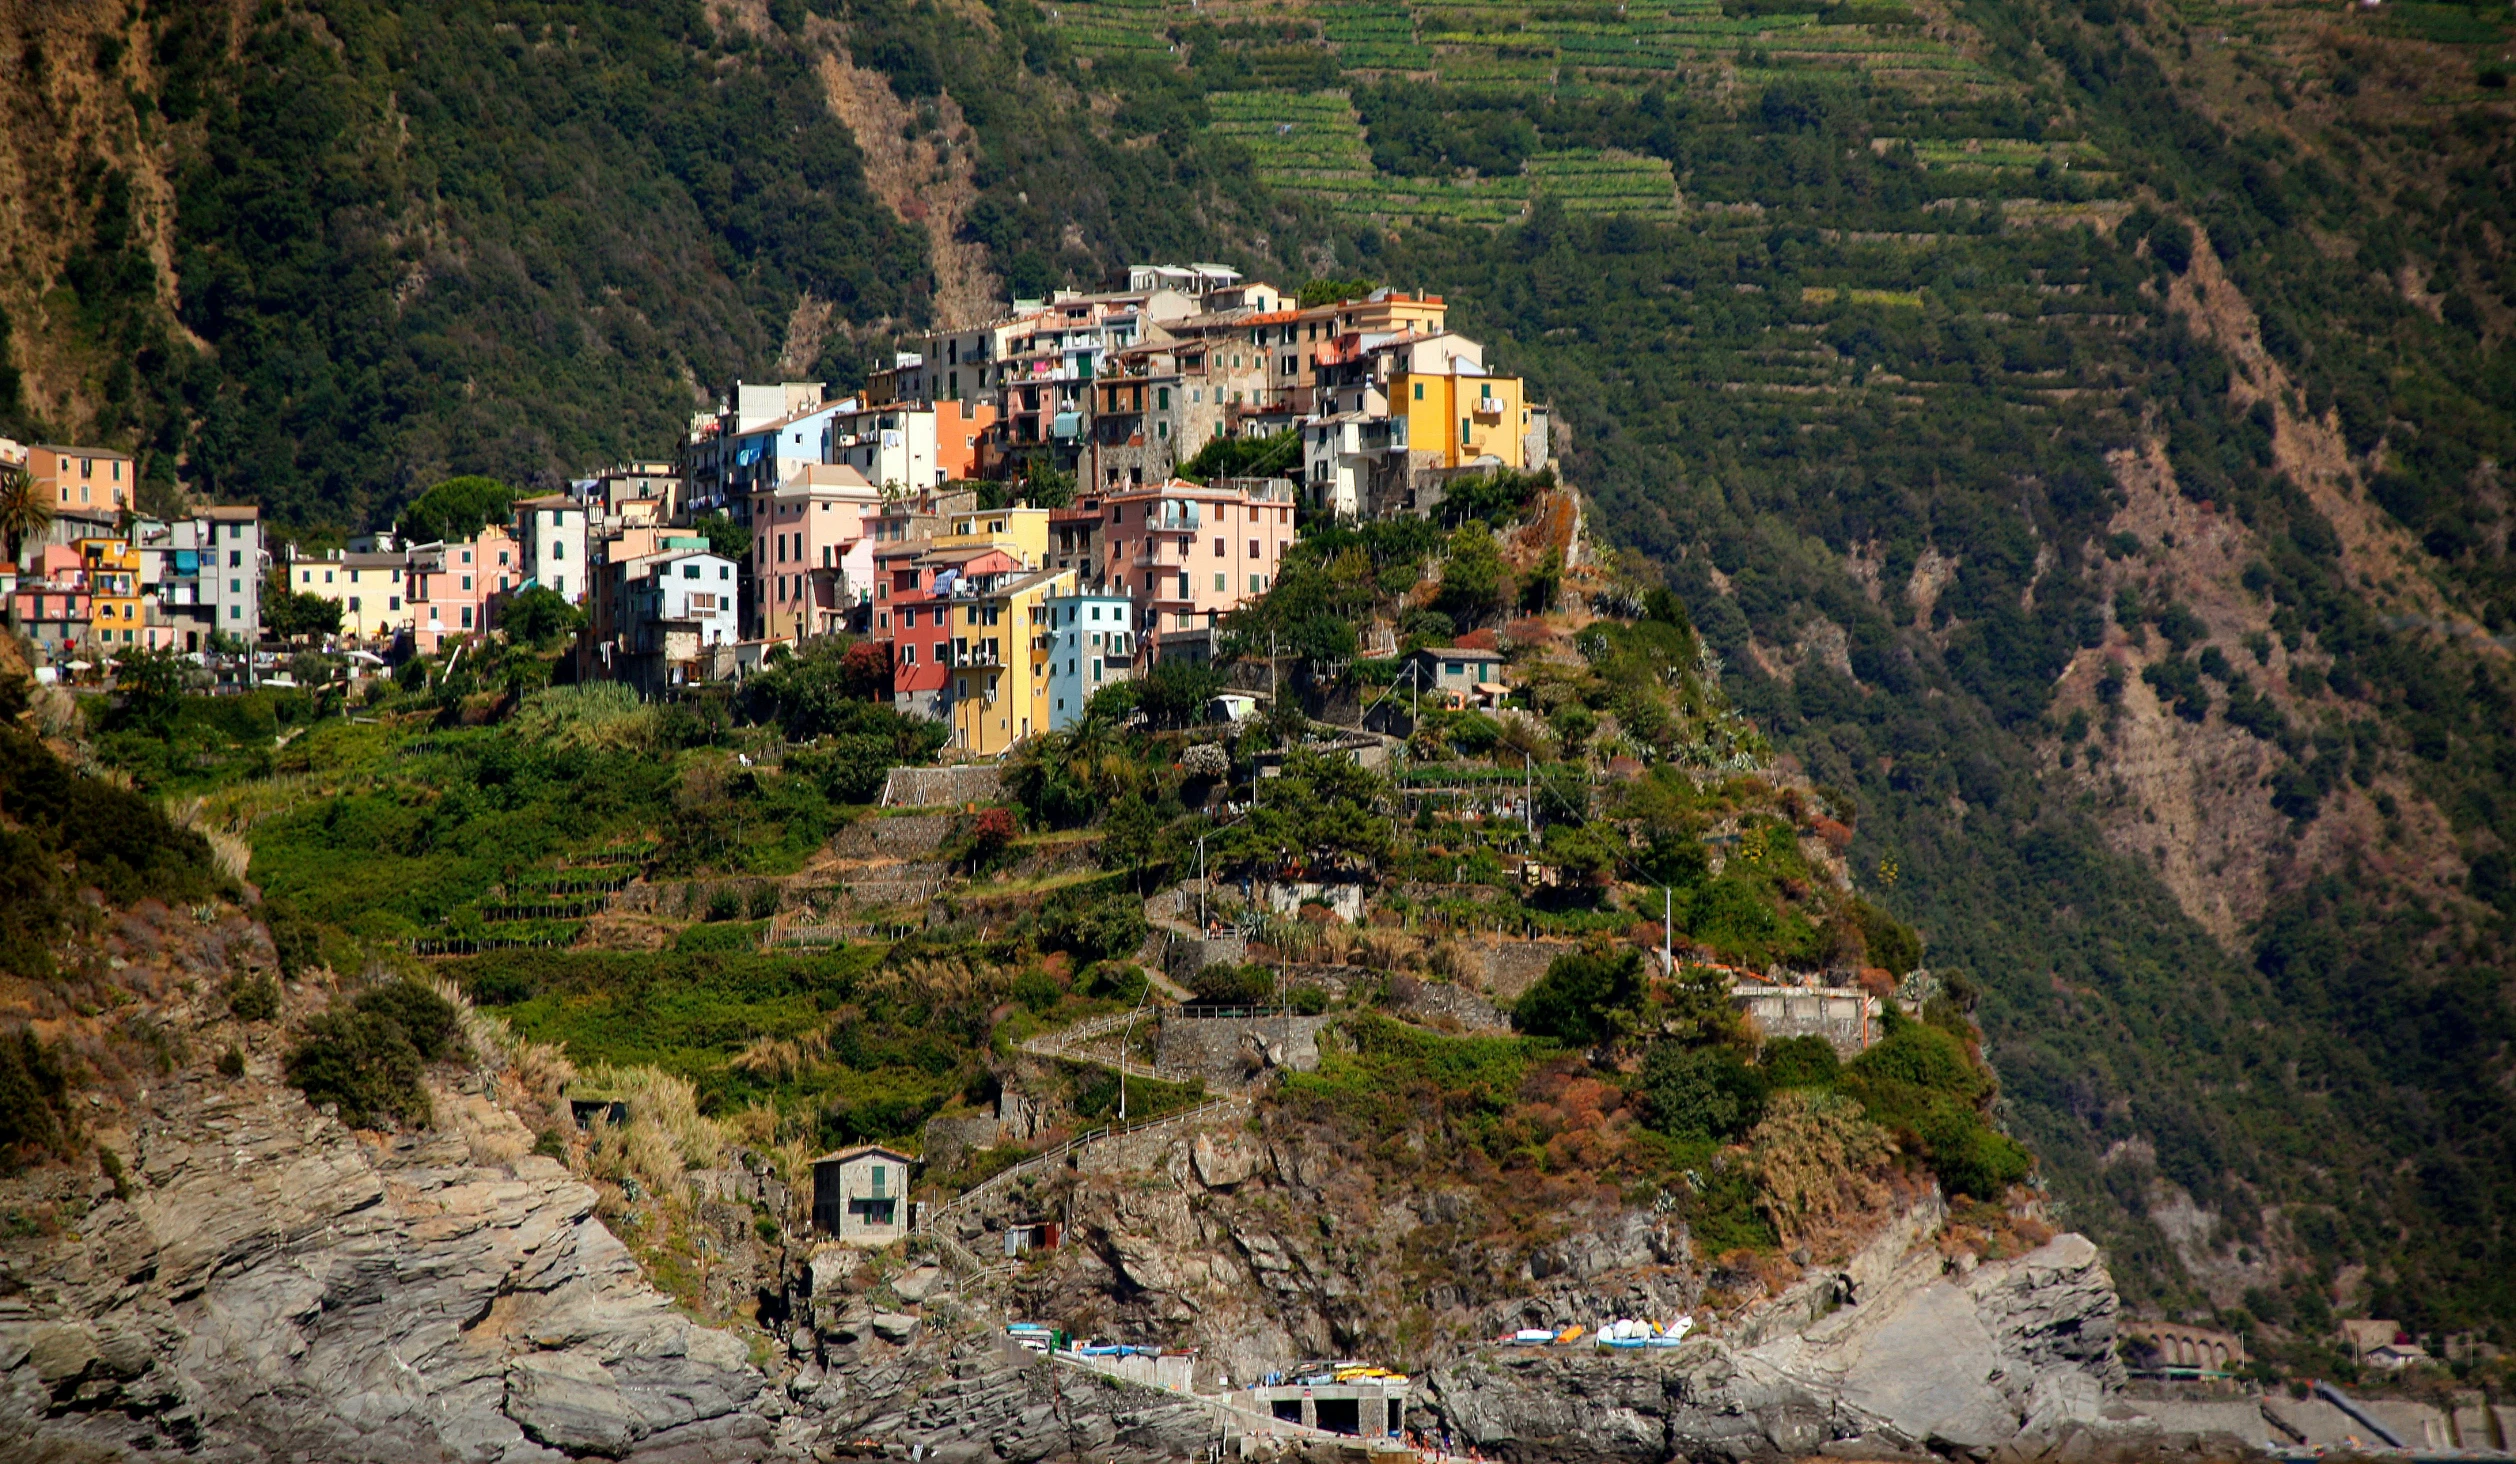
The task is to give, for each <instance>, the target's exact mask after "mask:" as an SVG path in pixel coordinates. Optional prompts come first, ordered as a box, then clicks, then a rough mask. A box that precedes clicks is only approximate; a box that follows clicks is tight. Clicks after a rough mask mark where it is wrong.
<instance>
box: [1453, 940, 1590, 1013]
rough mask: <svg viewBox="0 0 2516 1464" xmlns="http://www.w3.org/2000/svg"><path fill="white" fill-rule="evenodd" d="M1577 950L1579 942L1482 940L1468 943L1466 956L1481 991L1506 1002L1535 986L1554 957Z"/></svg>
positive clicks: (1517, 998)
mask: <svg viewBox="0 0 2516 1464" xmlns="http://www.w3.org/2000/svg"><path fill="white" fill-rule="evenodd" d="M1579 949H1581V945H1580V942H1578V941H1569V940H1482V941H1472V942H1469V944H1468V957H1469V960H1470V961H1471V962H1472V965H1471V966H1470V969H1471V970H1473V971H1475V972H1476V973H1477V976H1478V978H1479V979H1480V980H1481V981H1482V982H1483V984H1484V986H1485V989H1486V990H1487V991H1488V992H1490V993H1492V994H1493V995H1494V997H1495V998H1496V999H1498V1000H1500V1001H1503V1002H1505V1003H1509V1002H1515V1001H1518V1000H1519V999H1520V993H1522V992H1524V991H1526V990H1528V989H1529V988H1530V987H1532V986H1535V985H1536V984H1537V980H1538V978H1539V977H1541V976H1543V975H1545V974H1546V968H1547V967H1548V966H1549V965H1550V964H1552V963H1553V962H1554V960H1555V958H1556V957H1557V956H1563V955H1570V954H1571V953H1572V952H1574V951H1577V950H1579Z"/></svg>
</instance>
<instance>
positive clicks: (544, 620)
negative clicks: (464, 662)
mask: <svg viewBox="0 0 2516 1464" xmlns="http://www.w3.org/2000/svg"><path fill="white" fill-rule="evenodd" d="M498 623H499V625H500V626H501V627H503V628H504V629H505V630H506V632H507V639H508V640H509V641H511V642H513V643H516V644H520V645H528V646H533V647H535V648H537V649H540V648H545V647H548V646H550V645H551V644H553V643H554V642H557V641H560V640H564V639H565V638H567V637H569V636H572V635H574V634H576V633H577V631H578V630H579V629H580V628H581V627H583V626H584V624H585V612H584V611H583V610H580V609H578V608H577V607H576V606H574V605H571V604H569V603H568V601H567V599H566V597H564V596H562V595H560V594H559V593H558V592H557V591H555V590H552V589H550V588H549V587H548V586H545V585H535V586H533V587H532V588H531V589H529V590H525V591H523V592H521V593H519V594H516V595H512V596H510V597H509V598H508V600H507V603H506V604H505V605H504V606H503V607H501V608H500V610H499V612H498Z"/></svg>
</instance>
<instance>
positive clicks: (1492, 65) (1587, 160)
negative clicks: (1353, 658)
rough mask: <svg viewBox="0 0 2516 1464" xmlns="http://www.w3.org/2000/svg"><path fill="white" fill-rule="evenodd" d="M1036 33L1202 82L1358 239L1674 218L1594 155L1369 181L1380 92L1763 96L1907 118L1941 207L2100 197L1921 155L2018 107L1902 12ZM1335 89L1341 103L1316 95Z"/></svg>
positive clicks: (1371, 12)
mask: <svg viewBox="0 0 2516 1464" xmlns="http://www.w3.org/2000/svg"><path fill="white" fill-rule="evenodd" d="M1042 13H1043V14H1044V15H1045V16H1046V17H1047V18H1048V20H1049V23H1050V24H1051V26H1052V27H1053V28H1054V29H1055V30H1056V31H1057V32H1058V33H1059V35H1060V37H1061V38H1062V39H1063V41H1064V42H1065V44H1066V45H1067V46H1068V47H1069V48H1070V49H1071V50H1072V51H1074V52H1075V53H1076V54H1078V55H1079V56H1081V57H1086V58H1090V59H1091V60H1092V61H1093V62H1094V63H1095V64H1102V63H1118V64H1131V63H1135V62H1139V61H1146V60H1156V59H1158V60H1159V61H1162V62H1167V63H1169V64H1173V65H1178V66H1181V67H1185V68H1188V69H1189V70H1190V72H1191V73H1192V74H1194V75H1197V76H1200V77H1204V76H1207V75H1209V71H1208V68H1209V66H1213V67H1214V68H1215V69H1214V70H1213V72H1212V73H1211V74H1212V76H1213V78H1214V79H1213V81H1212V82H1209V83H1208V86H1209V95H1208V96H1207V99H1206V100H1207V107H1208V112H1209V115H1210V118H1211V122H1210V124H1209V133H1210V134H1211V135H1214V136H1218V137H1228V138H1231V139H1233V140H1234V141H1237V142H1239V143H1241V144H1242V145H1243V146H1245V147H1247V149H1248V150H1249V153H1250V157H1251V160H1252V162H1253V163H1254V165H1255V168H1256V171H1257V173H1258V175H1259V176H1260V177H1261V178H1262V179H1263V180H1265V181H1266V182H1267V183H1269V184H1270V185H1271V186H1273V187H1276V188H1278V189H1282V190H1285V191H1288V192H1291V193H1295V194H1298V195H1302V196H1305V197H1309V198H1312V199H1315V200H1317V201H1319V202H1321V203H1323V204H1325V205H1326V206H1327V207H1328V208H1329V210H1330V212H1331V213H1332V214H1334V215H1336V216H1338V217H1343V218H1350V219H1355V220H1357V221H1361V220H1366V219H1372V220H1380V221H1383V222H1389V223H1407V222H1413V221H1423V220H1443V221H1450V222H1471V223H1486V224H1494V223H1502V222H1506V221H1509V220H1511V219H1514V218H1518V217H1520V216H1522V215H1523V214H1524V213H1525V212H1526V210H1527V207H1528V205H1529V201H1530V200H1531V199H1532V198H1533V197H1537V196H1540V195H1544V196H1547V197H1550V198H1554V199H1556V200H1558V201H1560V202H1561V203H1562V204H1563V206H1564V207H1565V209H1566V210H1567V211H1568V212H1574V213H1585V214H1600V213H1630V214H1635V215H1641V216H1649V217H1674V216H1675V215H1676V214H1677V213H1678V212H1679V211H1680V209H1681V207H1682V205H1681V203H1680V195H1681V190H1682V189H1684V188H1685V180H1684V179H1682V178H1680V177H1678V176H1677V175H1676V174H1675V173H1674V172H1673V171H1672V170H1671V169H1670V168H1669V167H1668V166H1667V165H1666V163H1665V162H1652V161H1648V160H1645V159H1643V158H1640V157H1621V158H1620V157H1609V156H1604V155H1602V152H1601V151H1592V150H1576V149H1560V148H1558V149H1554V150H1546V151H1540V150H1529V151H1525V152H1521V153H1518V154H1515V155H1514V156H1512V157H1510V158H1508V159H1506V160H1503V165H1501V166H1496V165H1491V164H1488V165H1482V166H1452V167H1435V168H1426V167H1403V166H1402V167H1392V166H1390V165H1389V164H1388V162H1387V160H1386V159H1384V160H1382V162H1381V164H1380V165H1379V166H1375V165H1374V162H1373V156H1372V155H1373V153H1374V151H1375V150H1376V148H1377V141H1376V139H1375V138H1374V136H1373V134H1372V132H1371V130H1370V126H1369V124H1368V122H1367V121H1366V119H1365V118H1364V117H1363V116H1362V115H1360V114H1358V112H1357V111H1356V108H1355V106H1354V103H1353V95H1354V93H1355V92H1356V90H1357V89H1360V88H1369V87H1372V86H1375V85H1382V84H1391V83H1395V84H1401V85H1407V86H1414V87H1431V88H1435V89H1437V90H1438V91H1439V92H1440V93H1441V94H1442V95H1445V96H1465V97H1470V98H1478V99H1493V98H1498V97H1509V98H1516V99H1519V100H1520V102H1521V103H1522V104H1524V105H1529V106H1539V105H1553V104H1562V103H1572V102H1579V101H1583V100H1591V99H1597V100H1602V101H1630V100H1632V99H1633V98H1635V97H1638V96H1640V95H1642V94H1644V93H1646V92H1649V91H1652V90H1654V89H1657V90H1659V91H1661V92H1665V93H1672V94H1675V93H1679V92H1683V93H1685V94H1689V95H1700V94H1704V93H1706V92H1710V93H1714V94H1725V95H1737V94H1753V93H1755V92H1759V91H1762V90H1764V89H1766V88H1769V87H1771V86H1773V85H1775V84H1776V83H1789V84H1791V85H1794V86H1797V87H1799V88H1801V89H1802V90H1804V91H1807V92H1810V93H1812V94H1816V95H1851V94H1854V93H1861V94H1867V95H1872V96H1877V97H1884V98H1890V99H1896V98H1900V99H1902V104H1903V105H1905V106H1909V107H1911V108H1913V109H1915V110H1916V112H1917V113H1918V114H1920V118H1919V120H1921V121H1922V122H1923V125H1922V126H1920V127H1917V128H1916V129H1915V130H1916V131H1917V132H1920V133H1923V134H1925V136H1924V137H1921V138H1917V140H1916V141H1915V142H1914V154H1915V159H1916V161H1917V162H1918V163H1919V164H1920V165H1921V166H1923V167H1926V168H1940V169H1942V170H1944V171H1946V172H1948V173H1950V174H1952V175H1953V174H1959V173H1965V172H1973V173H1975V174H1978V175H1979V176H1978V177H1976V178H1975V180H1974V181H1973V182H1972V183H1971V184H1960V183H1958V182H1957V180H1956V179H1955V178H1954V177H1951V178H1950V179H1949V180H1948V185H1949V186H1948V187H1947V188H1946V189H1945V190H1944V191H1947V192H1951V193H1957V194H1963V195H1967V196H1981V195H1982V194H1983V191H1984V189H1985V188H1987V187H1990V186H1992V185H1993V184H1994V183H1995V182H1997V181H1999V180H2000V179H2001V178H2002V177H2003V176H2004V175H2005V174H2007V173H2008V172H2009V171H2011V170H2026V171H2033V170H2035V169H2036V168H2038V167H2039V166H2040V165H2043V164H2045V163H2047V162H2050V163H2051V165H2052V168H2053V169H2057V170H2069V171H2073V172H2074V173H2075V174H2076V175H2077V176H2079V177H2080V178H2082V179H2083V180H2085V181H2086V182H2087V184H2088V186H2089V187H2090V188H2092V189H2095V188H2102V187H2103V185H2104V175H2103V174H2102V172H2101V171H2100V168H2101V164H2102V161H2103V160H2102V157H2101V156H2099V155H2097V154H2096V153H2095V152H2094V150H2093V149H2085V148H2081V147H2077V146H2075V145H2072V144H2050V143H2047V142H2044V141H2041V140H2035V139H2031V138H2026V137H1977V136H1974V135H1972V134H1973V133H1974V132H1979V131H1980V130H1981V129H1980V126H1979V124H1977V125H1975V126H1973V127H1971V128H1969V129H1968V132H1967V135H1964V136H1952V137H1944V138H1943V137H1930V136H1927V134H1928V133H1929V132H1930V131H1931V130H1932V129H1931V127H1930V123H1931V121H1933V120H1936V117H1935V114H1936V113H1937V112H1938V111H1939V110H1940V109H1943V108H1946V107H1964V106H1967V105H1970V104H1972V103H1975V102H1979V101H1982V100H1984V99H1986V98H1995V99H1998V98H2008V99H2013V100H2015V99H2018V98H2021V97H2022V96H2023V92H2022V89H2021V88H2020V87H2019V86H2018V85H2017V84H2016V83H2015V82H2014V81H2010V80H2005V79H2001V78H1997V77H1995V76H1994V75H1993V74H1992V73H1990V72H1988V71H1986V70H1985V69H1984V68H1983V67H1982V65H1981V64H1980V63H1979V62H1978V61H1976V60H1975V59H1974V58H1973V57H1971V56H1969V55H1968V54H1966V53H1965V51H1964V50H1962V49H1961V48H1960V47H1959V46H1958V45H1956V44H1954V43H1952V42H1951V41H1949V40H1947V39H1943V38H1940V37H1938V36H1934V35H1932V34H1929V33H1926V31H1925V30H1924V28H1923V26H1922V24H1921V20H1920V17H1919V16H1917V15H1916V14H1914V13H1913V12H1911V11H1909V10H1906V9H1904V8H1903V7H1902V5H1901V4H1898V3H1896V0H1854V3H1852V4H1849V5H1838V6H1835V7H1834V8H1832V9H1829V10H1826V11H1824V12H1822V13H1818V12H1802V13H1774V14H1734V13H1730V12H1728V11H1725V10H1724V9H1723V8H1722V7H1721V5H1720V4H1719V3H1717V0H1626V3H1624V4H1614V3H1598V4H1562V3H1556V4H1541V5H1537V6H1534V7H1532V6H1527V5H1516V4H1505V3H1496V0H1443V3H1393V0H1359V3H1358V0H1330V3H1310V0H1291V3H1289V4H1283V5H1278V6H1272V7H1268V8H1261V7H1258V6H1256V5H1254V4H1251V3H1248V0H1222V3H1219V4H1212V3H1190V0H1078V3H1066V0H1059V3H1057V4H1053V5H1044V6H1043V7H1042ZM1218 58H1220V61H1221V62H1228V65H1223V64H1219V61H1218ZM1332 79H1333V80H1340V81H1342V82H1343V83H1344V84H1345V90H1343V91H1338V90H1333V89H1326V88H1323V86H1322V83H1323V82H1326V81H1329V80H1332ZM1218 83H1219V84H1220V87H1228V88H1229V89H1219V88H1218V86H1217V84H1218ZM1479 104H1482V103H1481V102H1480V103H1479ZM2013 110H2016V109H2013ZM2012 191H2016V190H2012Z"/></svg>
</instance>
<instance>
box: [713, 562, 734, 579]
mask: <svg viewBox="0 0 2516 1464" xmlns="http://www.w3.org/2000/svg"><path fill="white" fill-rule="evenodd" d="M716 577H717V578H718V579H721V580H729V579H732V578H733V577H734V566H732V565H730V564H720V565H718V566H717V567H716Z"/></svg>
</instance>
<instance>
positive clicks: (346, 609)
mask: <svg viewBox="0 0 2516 1464" xmlns="http://www.w3.org/2000/svg"><path fill="white" fill-rule="evenodd" d="M407 567H408V558H407V556H405V555H402V554H343V555H340V556H339V557H337V558H326V559H300V560H297V561H296V562H295V563H292V564H291V565H289V567H288V587H289V588H290V589H292V590H295V591H296V592H297V593H298V594H301V595H314V596H318V597H320V598H322V599H326V600H330V601H332V602H333V603H335V604H337V605H339V606H340V607H341V634H343V635H345V636H356V637H358V638H359V639H360V640H391V639H392V638H393V637H394V636H396V635H399V634H400V633H401V632H402V630H403V629H404V628H405V627H407V626H408V625H409V624H410V623H411V612H410V611H409V610H408V609H407V608H405V605H406V601H407V598H408V595H409V586H408V584H407V580H406V576H405V574H404V570H405V569H406V568H407Z"/></svg>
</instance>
